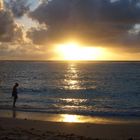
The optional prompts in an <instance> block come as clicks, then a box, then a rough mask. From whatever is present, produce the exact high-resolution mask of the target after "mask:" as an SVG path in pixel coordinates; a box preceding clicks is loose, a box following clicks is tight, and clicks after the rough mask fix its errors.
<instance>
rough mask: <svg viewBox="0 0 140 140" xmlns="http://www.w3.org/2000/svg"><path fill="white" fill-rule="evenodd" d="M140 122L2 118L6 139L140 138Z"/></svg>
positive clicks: (1, 135)
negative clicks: (86, 121)
mask: <svg viewBox="0 0 140 140" xmlns="http://www.w3.org/2000/svg"><path fill="white" fill-rule="evenodd" d="M139 130H140V125H139V124H90V123H66V122H49V121H34V120H21V119H13V118H0V139H1V140H5V139H9V140H16V139H18V140H27V139H35V140H41V139H46V140H54V139H55V140H97V139H98V140H105V139H106V140H130V139H131V140H139V139H140V133H139Z"/></svg>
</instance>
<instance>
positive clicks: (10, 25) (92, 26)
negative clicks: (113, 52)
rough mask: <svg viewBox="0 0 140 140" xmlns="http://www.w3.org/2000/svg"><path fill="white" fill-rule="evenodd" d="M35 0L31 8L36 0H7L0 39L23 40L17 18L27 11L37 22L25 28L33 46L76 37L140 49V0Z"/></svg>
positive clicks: (127, 49)
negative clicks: (36, 2) (33, 7)
mask: <svg viewBox="0 0 140 140" xmlns="http://www.w3.org/2000/svg"><path fill="white" fill-rule="evenodd" d="M36 1H38V5H37V6H36V8H35V9H32V8H31V7H32V5H33V4H35V3H34V2H33V0H5V2H4V3H5V7H6V8H7V9H6V10H1V11H0V42H13V41H17V42H18V41H21V40H22V41H23V42H24V39H23V28H22V26H18V24H16V20H17V19H20V18H22V17H23V16H24V15H27V16H28V18H30V19H32V20H33V22H37V23H38V26H37V27H32V28H30V29H28V30H26V38H28V39H29V40H30V41H31V46H32V45H34V46H40V47H41V46H43V45H46V46H47V45H48V46H49V44H52V43H63V42H64V41H65V40H69V39H77V40H80V42H82V43H83V44H84V45H85V46H102V47H111V48H114V49H119V50H123V51H125V52H129V53H132V52H133V53H135V52H140V45H139V44H140V0H36ZM1 5H2V4H1ZM27 22H28V19H27ZM30 26H31V25H30ZM47 49H48V51H49V47H48V48H47Z"/></svg>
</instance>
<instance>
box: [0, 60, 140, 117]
mask: <svg viewBox="0 0 140 140" xmlns="http://www.w3.org/2000/svg"><path fill="white" fill-rule="evenodd" d="M15 82H18V83H19V88H18V100H17V103H16V106H17V110H19V111H24V112H40V113H52V114H53V113H54V114H74V115H84V116H104V117H107V116H111V117H113V116H115V117H137V118H140V62H98V61H97V62H96V61H95V62H86V61H85V62H57V61H54V62H51V61H0V110H8V109H11V106H12V98H11V94H12V87H13V85H14V84H15Z"/></svg>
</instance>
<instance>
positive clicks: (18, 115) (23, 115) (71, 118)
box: [0, 108, 140, 125]
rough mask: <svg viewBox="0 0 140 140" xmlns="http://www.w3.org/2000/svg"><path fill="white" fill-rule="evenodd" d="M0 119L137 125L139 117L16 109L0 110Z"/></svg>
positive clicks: (139, 122) (139, 121)
mask: <svg viewBox="0 0 140 140" xmlns="http://www.w3.org/2000/svg"><path fill="white" fill-rule="evenodd" d="M0 117H2V118H13V119H23V120H37V121H49V122H73V123H90V124H139V125H140V118H139V117H126V116H122V117H118V116H97V115H96V116H90V115H77V114H59V113H41V112H30V111H19V110H18V109H16V108H14V109H12V108H11V109H4V110H3V109H0Z"/></svg>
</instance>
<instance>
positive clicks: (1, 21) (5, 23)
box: [0, 10, 23, 42]
mask: <svg viewBox="0 0 140 140" xmlns="http://www.w3.org/2000/svg"><path fill="white" fill-rule="evenodd" d="M22 35H23V33H22V29H21V28H20V27H18V25H17V24H15V22H14V19H13V16H12V14H11V13H10V12H9V11H5V10H1V11H0V42H12V41H21V39H22Z"/></svg>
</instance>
